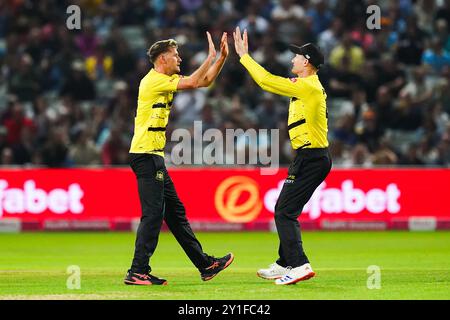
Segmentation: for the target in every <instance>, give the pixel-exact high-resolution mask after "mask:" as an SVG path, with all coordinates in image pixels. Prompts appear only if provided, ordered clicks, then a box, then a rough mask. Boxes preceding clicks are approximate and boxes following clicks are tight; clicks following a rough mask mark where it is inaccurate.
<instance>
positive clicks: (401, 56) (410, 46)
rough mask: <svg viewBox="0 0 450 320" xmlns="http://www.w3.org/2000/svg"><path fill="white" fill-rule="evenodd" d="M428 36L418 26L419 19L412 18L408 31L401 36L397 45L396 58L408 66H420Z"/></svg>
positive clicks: (407, 26) (408, 21)
mask: <svg viewBox="0 0 450 320" xmlns="http://www.w3.org/2000/svg"><path fill="white" fill-rule="evenodd" d="M426 38H427V34H426V33H425V32H424V31H423V30H422V29H420V28H419V26H418V25H417V19H416V18H415V17H414V16H410V17H409V18H408V20H407V23H406V30H405V31H404V32H402V33H401V34H400V35H399V38H398V43H397V45H396V48H397V50H396V58H397V60H398V61H399V62H401V63H404V64H406V65H419V64H420V63H421V60H422V53H423V51H424V49H425V40H426Z"/></svg>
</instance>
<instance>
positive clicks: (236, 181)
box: [214, 176, 262, 222]
mask: <svg viewBox="0 0 450 320" xmlns="http://www.w3.org/2000/svg"><path fill="white" fill-rule="evenodd" d="M214 203H215V206H216V210H217V212H218V213H219V214H220V216H222V217H223V218H224V219H225V220H227V221H229V222H249V221H253V220H254V219H255V218H256V217H257V216H258V215H259V214H260V212H261V209H262V202H261V197H260V194H259V186H258V184H257V182H256V181H255V180H253V179H251V178H249V177H246V176H233V177H230V178H227V179H225V180H223V181H222V182H221V183H220V185H219V186H218V187H217V189H216V193H215V196H214Z"/></svg>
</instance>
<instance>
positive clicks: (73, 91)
mask: <svg viewBox="0 0 450 320" xmlns="http://www.w3.org/2000/svg"><path fill="white" fill-rule="evenodd" d="M60 95H61V96H65V95H67V96H69V97H71V98H72V99H74V100H76V101H80V100H93V99H94V98H95V88H94V84H93V82H92V81H91V79H89V77H88V76H87V75H86V73H85V70H84V66H83V63H82V62H81V61H74V62H73V63H72V73H71V74H70V75H69V77H68V79H67V81H66V82H65V83H64V85H63V86H62V88H61V92H60Z"/></svg>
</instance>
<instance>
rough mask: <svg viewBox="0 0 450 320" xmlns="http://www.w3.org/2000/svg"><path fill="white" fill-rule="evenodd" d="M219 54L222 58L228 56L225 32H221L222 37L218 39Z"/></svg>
mask: <svg viewBox="0 0 450 320" xmlns="http://www.w3.org/2000/svg"><path fill="white" fill-rule="evenodd" d="M220 55H221V57H223V58H226V57H227V56H228V36H227V33H226V32H224V33H223V34H222V39H221V40H220Z"/></svg>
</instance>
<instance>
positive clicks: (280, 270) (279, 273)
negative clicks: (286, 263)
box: [256, 262, 291, 280]
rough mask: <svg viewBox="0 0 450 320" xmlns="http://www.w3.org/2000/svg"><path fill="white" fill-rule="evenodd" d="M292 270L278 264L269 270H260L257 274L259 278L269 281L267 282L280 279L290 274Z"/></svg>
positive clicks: (274, 264)
mask: <svg viewBox="0 0 450 320" xmlns="http://www.w3.org/2000/svg"><path fill="white" fill-rule="evenodd" d="M290 270H291V269H290V268H285V267H282V266H280V265H279V264H278V263H276V262H275V263H272V264H271V265H270V266H269V268H268V269H259V270H258V272H256V274H257V275H258V277H260V278H263V279H267V280H275V279H280V278H281V277H283V276H284V275H286V274H288V272H289V271H290Z"/></svg>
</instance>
